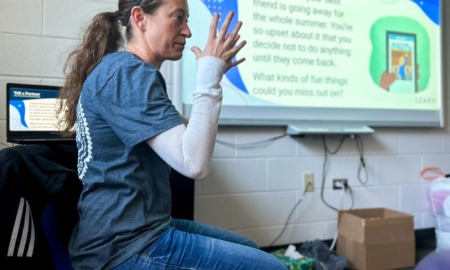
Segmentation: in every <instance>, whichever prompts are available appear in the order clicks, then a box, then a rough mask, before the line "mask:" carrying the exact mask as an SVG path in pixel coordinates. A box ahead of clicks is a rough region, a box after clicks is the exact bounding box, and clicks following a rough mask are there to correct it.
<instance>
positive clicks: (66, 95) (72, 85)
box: [58, 12, 123, 136]
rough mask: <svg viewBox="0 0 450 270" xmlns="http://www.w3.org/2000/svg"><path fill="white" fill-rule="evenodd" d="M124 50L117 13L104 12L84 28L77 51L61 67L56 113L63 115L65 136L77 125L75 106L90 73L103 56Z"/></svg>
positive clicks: (61, 120) (61, 121) (62, 122)
mask: <svg viewBox="0 0 450 270" xmlns="http://www.w3.org/2000/svg"><path fill="white" fill-rule="evenodd" d="M122 47H123V38H122V35H121V32H120V25H119V23H118V19H117V12H104V13H100V14H98V15H97V16H95V17H94V19H93V20H92V22H91V24H90V25H89V26H88V28H86V30H85V31H84V34H83V39H82V41H81V43H80V44H79V45H78V47H77V48H76V49H75V50H74V51H72V52H71V53H70V54H69V57H68V58H67V61H66V63H65V64H64V73H65V74H66V81H65V83H64V86H63V87H62V89H61V93H60V98H62V99H65V100H66V103H65V104H63V103H61V104H60V106H59V108H58V112H64V113H63V114H62V118H61V119H59V121H60V124H62V126H64V127H65V129H64V130H62V132H61V133H62V134H63V135H64V136H70V135H72V134H73V132H71V131H70V129H71V128H72V127H74V126H75V123H76V119H77V117H76V106H77V104H78V100H79V98H80V94H81V89H82V87H83V83H84V81H85V80H86V78H87V76H88V75H89V74H90V73H91V71H92V70H93V69H94V68H95V66H97V64H98V63H99V62H100V61H101V59H102V58H103V56H105V55H106V54H109V53H112V52H116V51H118V50H119V49H120V48H122Z"/></svg>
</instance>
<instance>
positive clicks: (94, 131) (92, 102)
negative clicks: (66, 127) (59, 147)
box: [69, 52, 182, 269]
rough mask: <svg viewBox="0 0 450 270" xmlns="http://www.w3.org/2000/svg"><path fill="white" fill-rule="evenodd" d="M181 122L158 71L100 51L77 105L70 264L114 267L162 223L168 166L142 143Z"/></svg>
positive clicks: (166, 220) (167, 205)
mask: <svg viewBox="0 0 450 270" xmlns="http://www.w3.org/2000/svg"><path fill="white" fill-rule="evenodd" d="M181 123H182V121H181V119H180V117H179V113H178V111H177V110H176V109H175V107H174V106H173V105H172V103H171V101H170V100H169V98H168V96H167V93H166V87H165V82H164V79H163V77H162V75H161V74H160V72H159V71H158V70H157V69H156V68H155V67H154V66H152V65H151V64H148V63H145V62H143V61H142V60H141V59H139V58H138V57H136V56H135V55H133V54H131V53H129V52H117V53H113V54H110V55H107V56H105V57H104V59H103V60H102V61H101V62H100V63H99V65H98V66H97V67H96V68H95V69H94V70H93V72H92V73H91V74H90V75H89V77H88V78H87V80H86V82H85V84H84V86H83V90H82V93H81V96H80V101H79V103H78V106H77V134H76V138H77V147H78V176H79V178H80V179H81V181H82V182H83V191H82V194H81V197H80V201H79V204H78V211H79V215H80V222H79V224H78V225H77V226H76V228H75V230H74V232H73V235H72V238H71V241H70V246H69V251H70V255H71V260H72V264H73V266H74V268H75V269H108V268H111V267H113V266H116V265H117V264H118V263H120V262H122V261H124V260H125V259H127V258H129V257H130V256H131V255H133V254H134V253H136V252H138V251H139V250H141V249H143V248H144V247H146V246H148V245H150V244H151V243H152V242H154V241H155V240H156V239H157V238H158V236H159V235H160V234H161V233H162V232H163V231H164V230H165V229H167V228H168V226H169V224H170V221H171V217H170V211H171V195H170V182H169V174H170V167H169V166H168V165H167V164H166V163H165V162H164V161H163V160H162V159H161V158H160V157H159V156H158V155H157V154H156V153H155V152H154V151H153V150H152V149H151V148H150V147H149V146H148V144H147V143H146V142H145V141H146V140H147V139H149V138H151V137H153V136H155V135H158V134H160V133H161V132H164V131H166V130H168V129H170V128H172V127H174V126H176V125H179V124H181Z"/></svg>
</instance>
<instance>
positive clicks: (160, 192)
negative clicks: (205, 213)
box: [60, 0, 286, 270]
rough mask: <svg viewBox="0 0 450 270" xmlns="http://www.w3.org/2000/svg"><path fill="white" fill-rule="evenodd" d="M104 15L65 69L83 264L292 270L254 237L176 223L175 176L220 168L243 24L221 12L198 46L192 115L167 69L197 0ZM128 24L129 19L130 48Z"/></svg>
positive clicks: (129, 2) (130, 0)
mask: <svg viewBox="0 0 450 270" xmlns="http://www.w3.org/2000/svg"><path fill="white" fill-rule="evenodd" d="M118 7H119V10H118V11H117V12H105V13H101V14H99V15H97V16H96V17H95V18H94V19H93V22H92V23H91V24H90V25H89V27H88V28H87V29H86V32H85V34H84V37H83V40H82V42H81V44H80V45H79V47H78V48H77V49H76V50H75V51H74V52H72V53H71V54H70V55H69V59H68V62H67V63H66V66H65V71H66V73H67V79H66V83H65V85H64V86H63V88H62V92H61V97H62V98H64V99H66V100H67V103H66V107H65V108H60V109H61V110H66V113H65V116H64V119H62V121H64V123H65V124H66V127H67V129H66V130H65V131H64V133H65V134H68V133H69V130H70V128H71V127H73V126H76V128H77V132H76V133H77V134H76V138H77V147H78V176H79V178H80V180H81V181H82V182H83V191H82V194H81V197H80V201H79V204H78V211H79V216H80V221H79V223H78V225H77V226H76V228H75V229H74V232H73V235H72V238H71V241H70V246H69V252H70V255H71V260H72V265H73V267H74V268H75V269H133V270H138V269H208V270H210V269H271V270H273V269H286V267H285V266H284V265H283V264H282V262H281V261H280V260H278V259H277V258H276V257H274V256H272V255H270V254H268V253H265V252H263V251H261V250H259V249H257V247H256V245H255V244H254V243H253V242H251V241H250V240H248V239H246V238H244V237H241V236H239V235H236V234H233V233H231V232H227V231H224V230H221V229H218V228H214V227H211V226H207V225H204V224H199V223H195V222H192V221H185V220H177V219H172V218H171V216H170V210H171V198H170V186H169V172H170V169H171V168H173V169H175V170H177V171H178V172H180V173H182V174H184V175H186V176H187V177H190V178H194V179H201V178H203V177H205V176H206V174H207V173H208V168H209V163H210V160H211V156H212V152H213V148H214V143H215V137H216V131H217V121H218V116H219V113H220V107H221V100H222V89H221V87H220V84H219V82H220V80H221V78H222V76H223V74H224V73H225V72H226V71H227V70H228V69H230V68H231V67H233V66H236V65H238V64H240V63H242V62H243V61H244V59H239V60H237V61H234V62H233V60H232V59H233V58H234V57H235V56H236V54H237V53H238V52H239V51H240V50H241V49H242V47H244V45H245V41H242V42H240V43H239V44H237V43H238V40H239V34H238V32H239V29H240V27H241V24H242V23H241V22H238V23H237V25H236V26H235V28H234V29H233V31H232V32H230V33H229V34H226V33H227V31H228V27H229V24H230V21H231V19H232V17H233V14H232V13H230V14H228V15H227V17H226V18H225V21H224V23H223V26H222V27H221V29H220V31H219V32H218V33H217V26H218V20H219V16H218V15H217V14H216V15H214V17H213V19H212V22H211V26H210V34H209V39H208V42H207V44H206V47H205V49H204V50H200V49H199V48H198V47H193V48H192V51H193V53H194V54H195V55H196V58H197V74H198V75H197V81H196V89H195V91H194V104H193V110H192V114H191V117H190V121H189V123H187V122H185V121H183V118H182V117H180V115H179V113H178V112H177V111H176V109H175V108H174V106H173V105H172V103H171V101H170V100H169V98H168V96H167V93H166V87H165V82H164V79H163V77H162V76H161V74H160V72H159V71H158V70H159V68H160V67H161V65H162V63H163V62H164V61H166V60H178V59H180V58H181V56H182V52H183V50H184V47H185V42H186V39H187V38H189V37H190V36H191V32H190V29H189V27H188V25H187V18H188V16H189V10H188V5H187V1H186V0H142V1H136V0H120V1H119V5H118ZM119 21H120V22H121V24H122V25H123V26H125V27H126V38H127V41H128V43H127V47H126V50H125V51H119V50H120V48H121V44H122V40H121V34H120V33H121V32H120V27H119V24H118V23H119Z"/></svg>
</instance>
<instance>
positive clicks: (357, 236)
mask: <svg viewBox="0 0 450 270" xmlns="http://www.w3.org/2000/svg"><path fill="white" fill-rule="evenodd" d="M338 224H339V225H338V239H337V254H338V255H340V256H345V257H347V259H348V261H349V263H350V266H351V267H353V268H356V269H359V270H382V269H398V268H404V267H412V266H414V265H415V236H414V220H413V216H412V215H410V214H406V213H402V212H398V211H394V210H390V209H386V208H366V209H355V210H349V211H339V218H338Z"/></svg>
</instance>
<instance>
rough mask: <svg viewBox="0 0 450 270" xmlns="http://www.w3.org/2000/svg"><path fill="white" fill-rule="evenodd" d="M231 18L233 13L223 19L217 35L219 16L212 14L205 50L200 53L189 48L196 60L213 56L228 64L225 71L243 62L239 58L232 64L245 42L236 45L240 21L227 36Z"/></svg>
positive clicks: (195, 48)
mask: <svg viewBox="0 0 450 270" xmlns="http://www.w3.org/2000/svg"><path fill="white" fill-rule="evenodd" d="M233 16H234V13H233V12H232V11H230V12H229V13H228V14H227V17H226V18H225V21H224V23H223V24H222V27H221V28H220V31H219V33H217V26H218V23H219V14H217V13H216V14H214V16H213V19H212V21H211V25H210V28H209V37H208V43H207V44H206V46H205V49H204V50H203V51H202V50H200V48H198V47H196V46H193V47H192V48H191V50H192V51H193V52H194V53H195V55H196V57H197V59H198V58H200V57H202V56H214V57H217V58H220V59H222V60H223V61H225V62H226V63H227V64H228V66H227V69H226V71H227V70H229V69H230V68H232V67H234V66H237V65H239V64H240V63H242V62H244V61H245V58H241V59H239V60H236V61H234V62H233V58H234V57H235V56H236V55H237V53H238V52H239V51H240V50H241V49H242V48H243V47H244V46H245V44H246V41H241V42H240V43H239V44H238V45H236V43H237V42H238V40H239V38H240V35H239V30H240V29H241V26H242V22H241V21H238V22H237V24H236V26H235V27H234V29H233V31H231V32H230V33H229V34H227V32H228V28H229V27H230V22H231V19H233Z"/></svg>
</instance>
